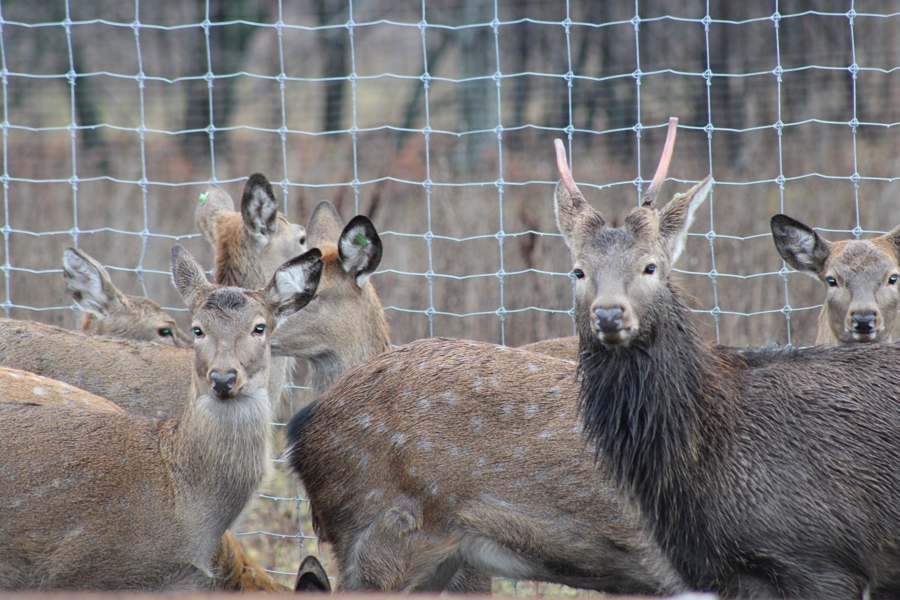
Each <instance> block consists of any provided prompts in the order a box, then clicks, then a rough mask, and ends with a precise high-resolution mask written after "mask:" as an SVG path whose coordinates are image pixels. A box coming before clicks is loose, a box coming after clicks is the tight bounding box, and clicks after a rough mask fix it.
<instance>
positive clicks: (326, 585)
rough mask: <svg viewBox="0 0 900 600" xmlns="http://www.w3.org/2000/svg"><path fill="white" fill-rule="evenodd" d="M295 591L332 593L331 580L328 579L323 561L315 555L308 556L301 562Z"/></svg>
mask: <svg viewBox="0 0 900 600" xmlns="http://www.w3.org/2000/svg"><path fill="white" fill-rule="evenodd" d="M294 591H295V592H312V593H315V592H322V593H325V594H328V593H331V582H330V581H328V575H327V574H326V573H325V569H324V568H323V567H322V563H320V562H319V559H317V558H316V557H315V556H307V557H306V558H304V559H303V562H301V563H300V568H299V569H298V570H297V584H296V585H295V586H294Z"/></svg>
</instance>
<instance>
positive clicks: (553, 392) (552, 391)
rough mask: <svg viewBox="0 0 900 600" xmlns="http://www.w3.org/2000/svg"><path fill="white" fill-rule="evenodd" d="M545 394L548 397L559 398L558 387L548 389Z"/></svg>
mask: <svg viewBox="0 0 900 600" xmlns="http://www.w3.org/2000/svg"><path fill="white" fill-rule="evenodd" d="M547 394H548V395H550V396H559V386H558V385H554V386H553V387H552V388H550V389H549V390H548V391H547Z"/></svg>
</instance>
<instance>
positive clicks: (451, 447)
mask: <svg viewBox="0 0 900 600" xmlns="http://www.w3.org/2000/svg"><path fill="white" fill-rule="evenodd" d="M444 447H445V448H446V449H447V452H449V453H450V456H458V455H459V448H458V447H457V446H456V444H454V443H453V442H444Z"/></svg>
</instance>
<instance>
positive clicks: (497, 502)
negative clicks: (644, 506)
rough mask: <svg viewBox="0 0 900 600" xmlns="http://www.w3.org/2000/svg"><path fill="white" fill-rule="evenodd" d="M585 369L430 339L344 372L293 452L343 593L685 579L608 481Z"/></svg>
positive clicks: (302, 420)
mask: <svg viewBox="0 0 900 600" xmlns="http://www.w3.org/2000/svg"><path fill="white" fill-rule="evenodd" d="M574 383H575V364H574V363H572V362H569V361H563V360H557V359H554V358H550V357H547V356H543V355H540V354H533V353H529V352H524V351H521V350H516V349H510V348H504V347H501V346H494V345H492V344H484V343H475V342H465V341H453V340H446V339H430V340H421V341H418V342H414V343H412V344H408V345H406V346H401V347H400V348H398V349H396V350H393V351H391V352H388V353H385V354H381V355H379V356H376V357H374V358H371V359H369V360H367V361H365V362H363V363H361V364H360V365H357V366H356V367H354V368H352V369H350V370H349V371H348V372H347V373H345V374H344V375H343V376H341V377H340V378H339V379H338V380H337V381H336V382H335V383H334V385H332V386H331V387H330V388H329V389H328V390H327V391H326V392H325V393H324V394H323V395H322V396H321V397H320V398H319V400H318V401H316V402H315V403H314V404H312V405H310V406H309V407H307V408H306V409H304V410H303V411H301V412H300V413H298V414H297V416H296V417H295V418H294V419H293V420H292V421H291V424H290V426H289V439H290V444H291V445H290V447H289V459H290V462H291V465H292V467H293V468H294V469H295V470H296V472H297V473H298V475H299V477H300V479H301V481H302V482H303V484H304V487H305V489H306V490H307V493H308V494H309V498H310V506H311V509H312V514H313V519H314V524H315V527H316V531H317V532H318V534H319V535H320V537H321V539H322V540H324V541H327V542H329V543H331V544H332V548H333V550H334V553H335V555H336V557H337V559H338V563H339V568H340V574H339V577H338V581H339V589H340V590H341V591H350V590H363V589H366V590H379V591H432V592H437V591H444V590H448V591H470V592H471V591H480V592H487V591H489V590H490V576H491V575H494V576H505V577H511V578H515V579H537V580H542V581H551V582H558V583H565V584H568V585H572V586H577V587H587V588H592V589H597V590H603V591H608V592H618V593H645V594H651V593H660V592H673V591H677V590H678V589H680V588H681V587H682V586H681V583H680V579H679V578H678V576H677V575H675V574H674V572H673V570H672V569H671V567H670V566H669V564H668V562H667V561H666V559H665V558H663V557H662V556H661V554H660V551H659V549H658V547H657V546H656V545H655V544H654V543H653V542H652V541H651V540H650V538H649V537H648V536H647V535H646V534H645V533H644V532H643V530H642V528H641V525H640V522H639V520H638V517H637V513H636V512H635V511H633V510H632V509H631V508H630V507H629V505H628V504H627V503H626V502H623V501H622V500H621V499H620V497H619V495H618V494H617V492H616V490H615V488H614V487H613V486H612V485H611V484H610V483H609V482H608V481H606V480H605V479H604V478H603V477H601V476H599V475H598V473H597V470H596V465H595V463H594V458H593V456H592V455H591V453H590V452H588V451H586V449H585V444H584V442H583V440H582V438H581V436H580V427H579V426H578V422H577V386H575V385H574Z"/></svg>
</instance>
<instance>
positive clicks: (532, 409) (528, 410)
mask: <svg viewBox="0 0 900 600" xmlns="http://www.w3.org/2000/svg"><path fill="white" fill-rule="evenodd" d="M537 413H538V407H537V404H529V405H528V406H526V407H525V418H526V419H531V418H533V417H534V415H536V414H537Z"/></svg>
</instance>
